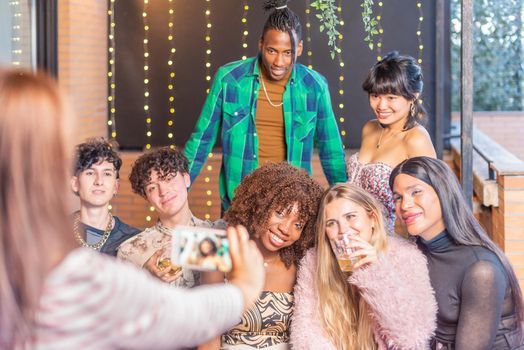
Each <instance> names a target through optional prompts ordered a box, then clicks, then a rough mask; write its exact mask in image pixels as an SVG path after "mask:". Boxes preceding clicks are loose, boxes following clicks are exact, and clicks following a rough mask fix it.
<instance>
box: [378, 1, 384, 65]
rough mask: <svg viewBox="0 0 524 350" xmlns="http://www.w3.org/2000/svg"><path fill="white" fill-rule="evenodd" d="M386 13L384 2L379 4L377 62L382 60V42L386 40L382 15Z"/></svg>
mask: <svg viewBox="0 0 524 350" xmlns="http://www.w3.org/2000/svg"><path fill="white" fill-rule="evenodd" d="M383 12H384V2H383V1H379V2H378V14H377V30H378V34H377V45H376V48H377V49H376V52H377V61H380V60H381V59H382V40H383V38H384V28H383V27H382V13H383Z"/></svg>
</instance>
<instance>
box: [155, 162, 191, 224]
mask: <svg viewBox="0 0 524 350" xmlns="http://www.w3.org/2000/svg"><path fill="white" fill-rule="evenodd" d="M189 185H190V180H189V175H188V174H187V173H177V174H176V175H173V174H168V175H166V176H162V175H161V174H160V173H159V172H157V171H156V170H151V181H149V183H148V184H147V185H146V186H145V193H146V199H147V200H148V201H149V203H151V205H152V206H153V207H155V210H156V212H157V214H158V217H159V218H160V221H164V220H169V219H171V218H173V217H174V216H176V215H178V214H179V213H180V212H181V211H182V210H188V211H189V205H188V202H187V188H188V187H189Z"/></svg>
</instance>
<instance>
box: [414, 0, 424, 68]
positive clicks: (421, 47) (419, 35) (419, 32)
mask: <svg viewBox="0 0 524 350" xmlns="http://www.w3.org/2000/svg"><path fill="white" fill-rule="evenodd" d="M417 9H418V27H417V32H416V33H415V34H416V35H417V39H418V57H417V62H418V64H422V55H423V53H424V52H423V51H424V44H423V42H422V22H423V21H424V12H423V11H422V1H421V0H419V1H417Z"/></svg>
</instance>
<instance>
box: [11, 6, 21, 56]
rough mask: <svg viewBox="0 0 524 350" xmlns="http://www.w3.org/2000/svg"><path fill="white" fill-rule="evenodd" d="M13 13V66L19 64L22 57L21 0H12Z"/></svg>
mask: <svg viewBox="0 0 524 350" xmlns="http://www.w3.org/2000/svg"><path fill="white" fill-rule="evenodd" d="M9 6H11V13H12V14H13V15H12V22H13V25H12V28H11V64H12V65H13V66H19V65H20V63H21V59H22V45H21V44H22V43H21V34H22V25H21V24H22V9H21V7H20V1H19V0H15V1H10V2H9Z"/></svg>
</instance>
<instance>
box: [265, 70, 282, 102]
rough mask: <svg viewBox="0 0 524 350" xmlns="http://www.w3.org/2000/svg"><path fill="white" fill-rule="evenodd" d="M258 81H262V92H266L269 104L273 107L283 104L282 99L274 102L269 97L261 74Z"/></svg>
mask: <svg viewBox="0 0 524 350" xmlns="http://www.w3.org/2000/svg"><path fill="white" fill-rule="evenodd" d="M260 81H261V82H262V88H263V89H264V94H266V98H267V102H269V104H270V105H272V106H273V107H275V108H278V107H280V106H282V105H283V104H284V101H282V102H280V103H279V104H274V103H273V101H271V99H270V98H269V95H268V93H267V90H266V84H264V79H262V74H261V75H260Z"/></svg>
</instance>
